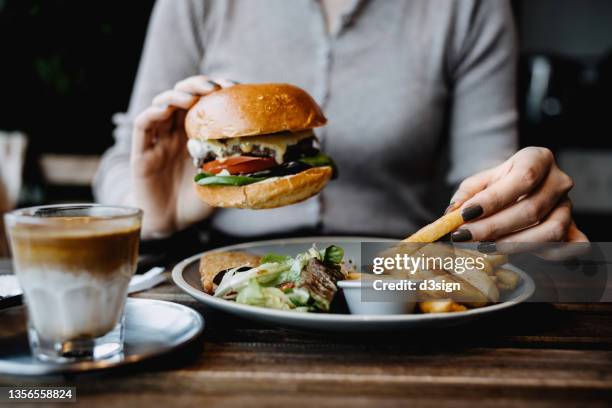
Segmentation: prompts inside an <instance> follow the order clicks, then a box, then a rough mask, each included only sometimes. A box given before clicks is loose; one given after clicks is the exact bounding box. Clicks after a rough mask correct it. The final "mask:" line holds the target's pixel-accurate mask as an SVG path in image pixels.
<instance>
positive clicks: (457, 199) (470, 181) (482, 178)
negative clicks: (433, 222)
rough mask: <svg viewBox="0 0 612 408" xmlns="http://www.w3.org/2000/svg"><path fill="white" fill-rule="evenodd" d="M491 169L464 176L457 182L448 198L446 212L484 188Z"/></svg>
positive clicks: (459, 205) (489, 179) (489, 178)
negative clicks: (459, 182)
mask: <svg viewBox="0 0 612 408" xmlns="http://www.w3.org/2000/svg"><path fill="white" fill-rule="evenodd" d="M492 173H493V169H489V170H485V171H482V172H480V173H477V174H475V175H473V176H471V177H468V178H466V179H465V180H463V181H462V182H461V184H459V188H458V189H457V191H455V194H453V196H452V197H451V199H450V204H449V206H448V208H447V209H446V212H450V211H452V210H454V209H456V208H459V207H461V205H463V203H464V202H465V201H467V200H468V199H469V198H471V197H472V196H474V194H476V193H478V192H479V191H482V190H484V189H485V188H486V187H487V184H489V182H490V181H491V175H492Z"/></svg>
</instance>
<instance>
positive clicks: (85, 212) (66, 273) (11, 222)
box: [4, 204, 142, 363]
mask: <svg viewBox="0 0 612 408" xmlns="http://www.w3.org/2000/svg"><path fill="white" fill-rule="evenodd" d="M141 218H142V212H141V211H140V210H139V209H136V208H127V207H114V206H104V205H96V204H71V205H52V206H42V207H32V208H25V209H20V210H15V211H12V212H10V213H7V214H5V216H4V221H5V225H6V230H7V233H8V235H9V239H10V243H11V250H12V253H13V265H14V269H15V274H16V276H17V279H18V280H19V284H20V286H21V288H22V289H23V294H24V299H25V303H26V307H27V310H28V337H29V341H30V348H31V349H32V353H33V354H34V356H35V357H36V358H38V359H40V360H44V361H51V362H56V363H68V362H75V361H81V360H105V359H108V358H112V357H114V356H117V355H118V354H119V353H121V352H122V351H123V332H124V329H123V308H124V305H125V301H126V298H127V290H128V284H129V282H130V279H131V277H132V275H133V274H134V272H135V270H136V262H137V258H138V244H139V240H140V224H141Z"/></svg>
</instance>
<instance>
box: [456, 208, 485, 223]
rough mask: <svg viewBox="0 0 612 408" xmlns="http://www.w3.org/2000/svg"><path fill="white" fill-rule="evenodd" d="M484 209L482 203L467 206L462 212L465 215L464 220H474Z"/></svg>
mask: <svg viewBox="0 0 612 408" xmlns="http://www.w3.org/2000/svg"><path fill="white" fill-rule="evenodd" d="M483 212H484V211H483V209H482V207H481V206H480V205H478V204H476V205H472V206H470V207H468V208H465V209H464V210H463V211H462V212H461V216H462V217H463V221H465V222H467V221H472V220H474V219H476V218H478V217H480V216H481V215H482V213H483Z"/></svg>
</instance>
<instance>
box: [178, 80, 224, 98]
mask: <svg viewBox="0 0 612 408" xmlns="http://www.w3.org/2000/svg"><path fill="white" fill-rule="evenodd" d="M220 88H221V86H220V85H219V84H218V83H216V82H215V81H213V80H211V79H210V78H208V77H207V76H206V75H196V76H192V77H189V78H186V79H183V80H182V81H180V82H177V83H176V85H174V89H175V90H177V91H182V92H187V93H190V94H193V95H200V96H201V95H208V94H209V93H211V92H213V91H216V90H217V89H220Z"/></svg>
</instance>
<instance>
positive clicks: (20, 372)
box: [0, 297, 206, 376]
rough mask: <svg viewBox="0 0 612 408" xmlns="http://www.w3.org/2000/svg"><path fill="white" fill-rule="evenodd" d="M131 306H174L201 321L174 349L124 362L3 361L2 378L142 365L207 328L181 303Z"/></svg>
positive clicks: (139, 300)
mask: <svg viewBox="0 0 612 408" xmlns="http://www.w3.org/2000/svg"><path fill="white" fill-rule="evenodd" d="M128 303H157V304H163V305H165V306H166V307H168V306H170V307H173V308H177V309H182V310H183V311H184V312H187V313H189V314H190V315H191V316H192V317H194V318H195V321H197V324H196V325H195V326H191V330H193V329H194V328H195V332H193V333H191V332H189V333H188V334H185V335H184V336H183V337H181V338H180V340H178V341H176V342H174V343H173V344H172V345H170V346H167V347H164V348H160V349H157V350H154V351H151V352H148V353H142V354H137V355H131V356H126V357H124V358H123V359H122V360H120V361H114V360H112V359H109V360H108V361H104V360H102V361H82V362H76V363H70V364H65V365H63V364H53V363H44V362H40V363H39V364H22V363H17V362H10V361H6V360H3V359H0V375H15V376H49V375H57V374H67V373H75V374H78V373H88V372H94V371H102V370H109V369H114V368H119V367H123V366H126V365H130V364H135V363H139V362H141V361H144V360H148V359H150V358H154V357H159V356H161V355H163V354H166V353H169V352H171V351H172V350H175V349H177V348H179V347H182V346H185V345H187V344H189V343H190V342H192V341H194V340H195V339H197V338H198V337H199V336H200V335H201V334H202V332H203V331H204V327H205V325H206V321H205V319H204V317H203V316H202V315H201V314H200V313H198V312H197V311H196V310H194V309H193V308H191V307H189V306H186V305H183V304H180V303H176V302H169V301H167V300H158V299H143V298H132V297H128V298H127V301H126V307H127V304H128ZM16 307H21V308H25V307H26V305H25V304H24V305H20V306H16ZM6 310H9V309H6Z"/></svg>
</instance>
